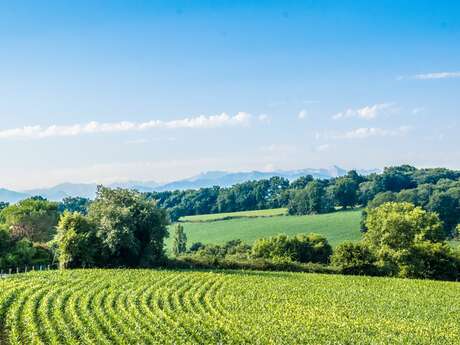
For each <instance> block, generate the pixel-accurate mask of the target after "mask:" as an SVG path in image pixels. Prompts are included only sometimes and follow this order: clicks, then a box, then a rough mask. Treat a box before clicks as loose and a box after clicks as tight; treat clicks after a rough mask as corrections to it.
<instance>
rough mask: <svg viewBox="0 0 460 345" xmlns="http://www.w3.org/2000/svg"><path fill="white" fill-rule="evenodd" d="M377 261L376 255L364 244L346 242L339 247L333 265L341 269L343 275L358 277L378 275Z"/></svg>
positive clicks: (332, 260) (335, 252)
mask: <svg viewBox="0 0 460 345" xmlns="http://www.w3.org/2000/svg"><path fill="white" fill-rule="evenodd" d="M376 261H377V258H376V257H375V255H374V254H373V253H372V251H371V250H370V249H369V247H368V246H367V245H366V244H364V243H362V242H358V243H353V242H344V243H342V244H340V245H338V246H337V248H336V249H335V250H334V254H333V255H332V258H331V263H332V265H333V266H336V267H338V268H340V270H341V272H342V273H344V274H356V275H376V274H378V268H377V266H376Z"/></svg>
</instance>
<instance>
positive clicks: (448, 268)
mask: <svg viewBox="0 0 460 345" xmlns="http://www.w3.org/2000/svg"><path fill="white" fill-rule="evenodd" d="M402 259H403V261H404V263H403V264H402V265H401V271H400V276H401V277H408V278H423V279H441V280H459V279H460V257H459V256H458V253H455V252H454V250H453V249H452V248H451V247H450V246H449V245H448V244H446V243H431V242H428V241H425V242H419V243H417V244H415V245H414V247H413V248H412V249H411V250H410V251H409V252H408V255H407V257H403V258H402Z"/></svg>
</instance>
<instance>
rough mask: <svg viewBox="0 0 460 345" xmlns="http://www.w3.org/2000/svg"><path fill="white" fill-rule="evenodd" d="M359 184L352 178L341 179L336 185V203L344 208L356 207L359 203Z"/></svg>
mask: <svg viewBox="0 0 460 345" xmlns="http://www.w3.org/2000/svg"><path fill="white" fill-rule="evenodd" d="M358 188H359V187H358V184H357V183H356V182H355V181H354V180H353V179H352V178H350V177H340V178H338V179H337V180H336V181H335V184H334V189H333V191H334V199H335V202H336V203H337V204H338V205H339V206H342V207H343V208H347V207H354V206H355V205H356V204H357V202H358Z"/></svg>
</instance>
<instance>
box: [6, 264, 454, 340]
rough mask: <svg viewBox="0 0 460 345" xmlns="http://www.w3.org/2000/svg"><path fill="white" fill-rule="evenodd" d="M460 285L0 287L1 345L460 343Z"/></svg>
mask: <svg viewBox="0 0 460 345" xmlns="http://www.w3.org/2000/svg"><path fill="white" fill-rule="evenodd" d="M458 296H460V284H459V283H452V282H435V281H417V280H400V279H389V278H369V277H352V276H334V275H318V274H304V273H273V272H272V273H268V272H264V273H262V272H261V273H259V272H251V273H249V272H236V271H231V272H220V273H219V272H214V273H213V272H205V271H200V272H197V271H176V272H174V271H154V270H112V271H109V270H86V271H83V270H79V271H65V272H57V271H55V272H53V271H49V272H35V273H28V274H26V275H24V274H23V275H19V276H17V277H11V278H6V279H1V280H0V343H1V344H10V345H15V344H18V345H19V344H459V343H460V327H458V325H459V324H460V298H458Z"/></svg>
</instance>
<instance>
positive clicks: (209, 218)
mask: <svg viewBox="0 0 460 345" xmlns="http://www.w3.org/2000/svg"><path fill="white" fill-rule="evenodd" d="M284 215H287V209H286V208H274V209H270V210H257V211H242V212H229V213H216V214H204V215H199V216H187V217H182V218H181V219H180V221H181V222H191V223H198V222H213V221H217V220H228V219H234V218H258V217H276V216H284Z"/></svg>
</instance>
